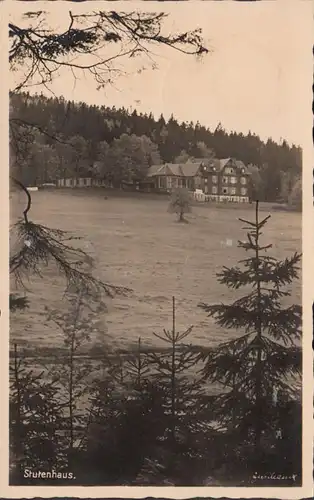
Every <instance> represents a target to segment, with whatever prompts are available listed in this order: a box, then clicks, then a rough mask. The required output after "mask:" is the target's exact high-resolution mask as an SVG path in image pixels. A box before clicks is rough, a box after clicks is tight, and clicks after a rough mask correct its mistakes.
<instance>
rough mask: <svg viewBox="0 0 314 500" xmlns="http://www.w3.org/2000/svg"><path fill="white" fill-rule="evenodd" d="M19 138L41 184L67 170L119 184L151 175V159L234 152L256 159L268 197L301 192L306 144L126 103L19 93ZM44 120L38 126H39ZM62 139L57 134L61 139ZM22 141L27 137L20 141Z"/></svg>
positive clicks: (25, 168) (27, 178) (29, 173)
mask: <svg viewBox="0 0 314 500" xmlns="http://www.w3.org/2000/svg"><path fill="white" fill-rule="evenodd" d="M10 106H11V115H10V116H11V118H10V127H11V142H12V143H13V142H15V144H14V145H13V149H14V151H15V155H16V150H17V149H18V147H19V148H20V149H21V148H23V149H24V150H23V152H21V160H19V162H18V163H19V170H20V175H21V176H22V178H23V180H24V182H26V183H27V184H35V185H36V184H39V183H42V182H52V181H54V180H55V179H56V178H60V177H64V176H75V175H76V176H92V177H96V178H97V177H99V178H103V179H107V180H108V182H110V183H112V184H113V185H115V184H119V183H121V182H123V181H126V182H132V181H134V180H135V179H136V180H139V179H142V178H143V177H145V175H146V172H147V168H148V167H149V166H150V165H151V164H154V163H155V164H159V163H163V162H173V163H175V162H185V161H187V160H188V159H190V158H195V157H196V158H200V157H204V158H207V157H209V156H216V157H217V158H226V157H234V158H236V159H238V160H242V161H243V162H244V163H245V164H246V165H248V166H249V169H250V171H251V174H252V175H251V177H252V182H253V194H254V196H255V198H258V199H259V200H260V201H273V202H275V201H283V202H288V201H289V200H290V198H293V199H296V200H297V202H298V203H300V199H301V174H302V166H301V148H300V147H298V146H296V145H289V144H288V143H287V142H286V141H282V143H280V144H278V143H276V142H275V141H273V140H272V139H268V140H267V141H266V142H264V141H262V140H261V139H260V138H259V136H258V135H256V134H254V133H251V132H249V133H248V134H247V135H244V134H242V133H237V132H229V133H228V132H226V131H225V130H224V129H223V127H222V126H221V125H219V126H218V127H217V128H216V129H215V130H214V131H211V130H209V129H208V128H207V127H205V126H202V125H201V124H200V123H198V122H197V123H193V122H189V123H188V122H184V123H179V122H178V121H177V120H176V119H175V118H174V117H173V116H171V117H170V118H169V119H168V120H165V118H164V117H163V116H162V115H161V116H160V117H159V118H158V119H155V118H154V116H153V115H152V114H151V113H150V114H143V113H138V112H137V111H136V110H134V111H132V112H130V111H128V110H126V109H124V108H122V109H116V108H115V107H112V108H109V107H105V106H101V107H97V106H94V105H93V106H92V105H91V106H89V105H87V104H86V103H82V102H79V103H75V102H73V101H66V100H65V99H63V98H62V97H59V98H57V97H51V98H48V97H44V96H43V95H29V94H28V93H22V92H21V93H19V92H16V93H12V94H11V96H10ZM30 124H31V125H34V124H35V125H36V127H34V126H31V125H30ZM56 138H57V140H56ZM16 143H18V144H19V146H18V147H17V145H16Z"/></svg>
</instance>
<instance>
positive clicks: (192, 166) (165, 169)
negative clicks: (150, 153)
mask: <svg viewBox="0 0 314 500" xmlns="http://www.w3.org/2000/svg"><path fill="white" fill-rule="evenodd" d="M200 166H201V163H199V162H197V163H196V162H193V163H192V162H189V163H165V164H164V165H152V166H151V167H150V168H149V169H148V174H147V176H148V177H155V176H158V175H169V176H175V177H194V176H195V175H197V173H198V170H199V168H200Z"/></svg>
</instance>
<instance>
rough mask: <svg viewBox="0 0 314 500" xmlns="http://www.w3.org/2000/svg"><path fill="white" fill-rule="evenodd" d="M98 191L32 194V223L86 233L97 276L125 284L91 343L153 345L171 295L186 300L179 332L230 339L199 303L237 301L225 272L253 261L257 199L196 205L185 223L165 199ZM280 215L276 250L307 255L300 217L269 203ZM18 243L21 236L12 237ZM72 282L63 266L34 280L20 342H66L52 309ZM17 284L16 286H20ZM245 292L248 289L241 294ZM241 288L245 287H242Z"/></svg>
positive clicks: (207, 339) (21, 200) (268, 236)
mask: <svg viewBox="0 0 314 500" xmlns="http://www.w3.org/2000/svg"><path fill="white" fill-rule="evenodd" d="M105 194H106V193H104V192H103V191H99V192H97V193H94V192H89V191H73V192H72V191H67V190H64V191H50V192H49V191H39V192H34V193H32V209H31V212H30V215H31V219H32V220H34V221H36V222H40V223H42V224H44V225H46V226H49V227H51V228H59V229H63V230H66V231H71V232H72V233H73V234H74V235H75V236H80V237H82V238H83V240H82V242H81V243H80V245H82V246H83V248H84V249H85V250H86V251H88V252H89V253H90V254H91V255H92V256H93V257H94V258H95V261H96V268H95V273H94V274H95V276H97V277H99V278H101V279H102V280H104V281H106V282H109V283H112V284H116V285H122V286H126V287H129V288H131V289H132V292H130V294H129V295H128V296H126V297H121V296H117V297H115V298H114V299H109V298H108V299H107V305H108V311H107V313H104V314H103V316H102V317H98V318H95V323H94V324H91V337H92V344H93V345H95V344H96V345H97V344H102V343H103V342H110V345H111V346H112V347H114V346H116V347H127V345H128V344H131V343H133V342H136V340H137V339H138V337H141V338H142V339H143V342H144V341H145V343H146V344H153V343H154V344H155V343H156V342H158V339H156V337H153V335H152V332H156V333H158V332H160V331H162V330H163V329H164V328H171V321H172V301H171V297H172V295H174V296H175V297H176V302H177V328H178V330H181V331H182V330H184V329H186V328H187V327H189V326H190V325H194V329H193V335H192V342H194V343H196V344H202V345H213V344H216V343H219V342H222V341H224V340H228V339H230V337H231V336H232V335H233V332H232V331H230V330H229V331H223V330H222V329H221V328H219V327H217V326H216V325H215V324H214V322H213V320H212V319H208V318H207V317H206V314H205V313H204V311H202V310H200V309H198V307H197V304H198V303H199V302H200V301H204V302H207V303H215V302H228V301H233V300H234V299H235V293H236V292H234V291H232V290H229V289H227V288H226V287H225V286H222V285H219V284H218V283H217V280H216V276H215V275H216V273H217V272H218V271H219V270H220V269H221V268H222V267H223V266H233V265H235V264H236V263H237V262H238V261H239V260H240V259H242V258H245V253H244V252H243V250H241V249H239V248H237V241H238V240H239V239H245V231H243V230H242V229H241V228H242V226H243V223H241V222H240V221H239V220H238V218H239V217H242V218H246V219H254V217H255V213H254V204H253V205H245V206H238V207H234V206H229V207H217V206H214V205H211V204H206V205H201V204H199V205H196V206H193V209H192V213H191V214H188V215H187V218H188V220H189V224H178V223H177V222H176V216H175V215H173V214H169V213H168V212H167V207H168V202H167V199H166V198H165V197H158V196H156V197H149V196H148V195H138V196H134V195H130V196H121V197H120V196H116V195H113V194H112V195H110V193H108V195H107V197H106V196H105ZM24 207H25V197H24V196H23V195H22V194H17V193H16V194H13V195H12V198H11V223H12V224H13V223H14V221H15V220H16V218H17V217H18V216H19V215H21V213H22V210H23V208H24ZM268 213H270V214H271V215H272V217H271V219H270V221H269V222H268V224H267V226H266V228H265V231H264V241H265V243H266V244H267V243H272V245H273V248H272V249H271V250H270V253H272V255H273V256H275V257H277V258H280V259H283V258H285V257H286V256H289V255H291V254H292V253H294V252H295V251H301V214H300V213H295V212H284V211H279V210H274V211H272V207H271V205H269V206H267V205H264V206H263V204H262V206H261V213H260V216H261V217H264V216H266V215H267V214H268ZM11 241H12V245H13V242H14V232H13V234H12V240H11ZM64 285H65V282H64V280H63V279H62V278H61V277H60V276H59V275H58V274H57V271H56V269H54V268H53V267H47V268H46V269H43V278H42V279H40V278H38V277H33V278H31V280H30V282H29V283H28V284H27V288H28V290H27V292H26V293H27V295H28V297H29V299H30V307H29V309H28V310H26V311H23V312H18V313H14V314H13V315H11V331H10V340H11V342H17V343H18V344H19V345H24V346H25V347H29V348H35V349H37V348H39V347H48V348H54V347H59V346H62V333H61V332H60V331H58V328H57V327H56V326H55V325H54V324H52V323H51V322H49V321H48V320H47V313H46V312H45V306H48V307H49V308H51V309H54V308H56V309H62V308H64V307H65V305H64V304H65V302H64V298H63V291H64ZM11 289H12V291H14V289H15V285H14V283H12V287H11ZM291 292H292V296H291V297H290V298H288V299H287V300H288V303H289V302H292V303H301V279H300V280H299V281H297V282H295V283H294V284H293V288H292V289H291ZM237 293H239V292H237ZM240 293H243V291H241V292H240Z"/></svg>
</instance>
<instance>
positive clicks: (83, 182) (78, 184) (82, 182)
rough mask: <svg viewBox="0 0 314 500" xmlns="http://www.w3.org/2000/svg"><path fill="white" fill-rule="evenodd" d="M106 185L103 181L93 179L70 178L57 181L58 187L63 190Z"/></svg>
mask: <svg viewBox="0 0 314 500" xmlns="http://www.w3.org/2000/svg"><path fill="white" fill-rule="evenodd" d="M105 185H106V184H105V181H103V180H102V179H92V178H91V177H79V178H75V177H69V178H66V179H58V180H57V186H58V187H61V188H62V187H67V188H83V187H98V186H99V187H101V186H105Z"/></svg>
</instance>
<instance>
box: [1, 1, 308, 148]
mask: <svg viewBox="0 0 314 500" xmlns="http://www.w3.org/2000/svg"><path fill="white" fill-rule="evenodd" d="M93 4H94V5H95V8H98V9H99V3H98V2H95V3H92V2H88V4H86V3H83V4H75V5H72V6H71V8H72V10H73V11H75V13H78V12H88V11H89V12H90V11H91V10H92V9H93ZM11 5H12V4H11ZM33 6H34V4H32V10H34V7H33ZM42 8H44V10H45V11H47V15H46V19H47V24H48V25H49V26H51V27H52V28H57V27H61V28H62V27H63V28H65V27H66V25H67V22H68V21H67V17H68V11H69V9H70V7H69V4H68V3H67V2H65V3H64V4H60V3H59V4H55V3H54V2H36V9H42ZM105 8H107V9H109V10H110V9H114V10H119V8H120V9H121V10H123V9H124V10H127V9H130V2H112V3H111V2H106V3H105V4H102V9H105ZM133 9H134V10H136V9H141V10H145V9H149V11H152V10H154V11H164V12H167V13H169V17H168V20H167V22H166V24H165V32H166V31H170V32H174V31H184V30H187V29H188V30H189V29H194V28H199V27H200V28H202V30H203V37H204V40H205V45H206V46H207V47H208V48H209V49H210V52H209V54H207V55H206V56H204V57H203V58H202V59H201V60H198V59H196V58H195V57H192V56H186V55H183V54H180V53H178V52H175V51H173V50H171V49H169V48H165V47H164V48H156V49H154V61H155V62H156V63H157V66H158V67H157V69H155V70H153V69H151V68H149V66H150V62H148V60H145V59H142V60H141V61H133V60H125V61H124V65H123V70H125V71H126V73H127V76H121V77H119V78H117V79H116V80H115V81H114V84H113V85H112V86H109V87H106V88H105V89H101V90H97V89H96V83H95V82H94V81H93V80H92V79H91V78H90V77H87V76H86V75H85V76H84V75H82V74H81V75H80V76H79V79H76V80H74V79H73V75H72V74H71V71H69V70H64V71H62V72H60V75H59V76H58V78H56V79H55V80H54V82H53V84H52V85H51V90H52V91H53V92H54V93H55V95H63V96H64V97H65V98H66V99H71V100H76V101H85V102H87V103H88V104H96V105H105V106H116V107H122V106H124V107H125V108H127V109H130V110H133V109H136V110H137V111H138V112H148V113H149V112H152V113H153V114H154V116H155V117H159V115H160V114H161V113H162V114H163V115H164V116H165V118H168V117H169V116H170V115H171V114H173V115H174V117H175V118H176V119H177V120H179V121H194V122H196V121H199V122H200V123H201V124H202V125H205V126H208V127H209V128H211V129H215V128H216V126H217V125H218V124H219V123H221V124H222V126H223V127H224V128H225V129H226V130H228V131H230V130H235V131H237V132H242V133H244V134H245V133H247V132H248V131H249V130H251V132H253V133H256V134H259V135H260V137H261V138H262V139H267V138H268V137H272V138H273V139H274V140H276V141H280V140H281V139H282V138H284V139H286V140H287V141H288V142H289V143H292V142H293V143H295V144H298V145H302V144H303V136H304V127H303V126H302V124H304V120H305V116H308V114H307V113H308V107H309V106H311V101H310V100H309V99H311V92H309V91H310V85H311V81H312V52H311V47H312V22H313V16H312V3H309V2H297V3H296V2H293V1H289V0H287V1H286V2H285V5H284V8H283V4H282V2H280V1H278V2H267V1H264V2H252V3H245V2H183V3H180V6H179V5H178V4H174V3H168V2H167V3H161V2H149V6H148V2H132V10H133ZM28 10H30V5H29V4H28V5H27V4H26V3H23V2H21V3H18V4H15V10H14V11H13V13H12V14H11V20H12V22H15V23H17V24H19V25H21V24H22V25H25V23H26V24H27V23H28V22H29V21H25V20H22V12H23V11H28ZM64 23H65V24H64ZM147 63H148V68H147V69H146V70H145V71H141V72H140V73H138V72H137V70H138V69H139V67H142V65H146V67H147ZM15 78H16V76H15ZM36 90H37V91H38V90H39V89H38V88H36ZM43 90H44V89H43ZM44 93H47V91H45V92H44Z"/></svg>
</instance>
